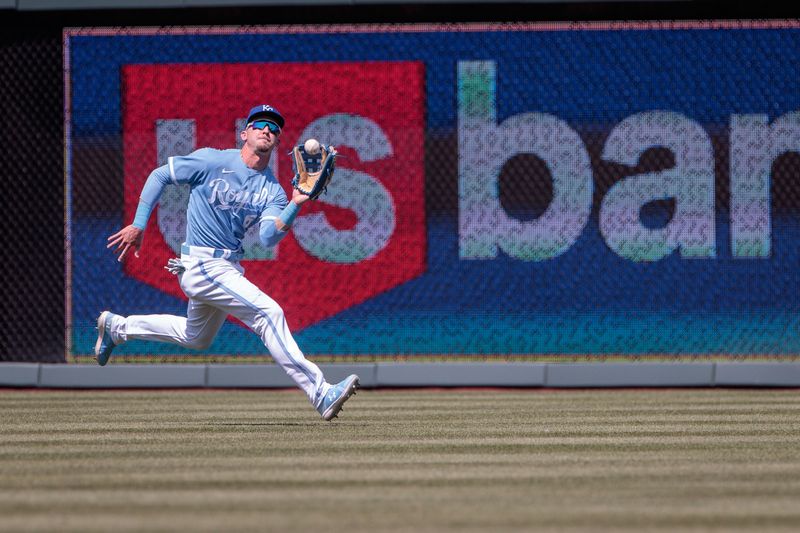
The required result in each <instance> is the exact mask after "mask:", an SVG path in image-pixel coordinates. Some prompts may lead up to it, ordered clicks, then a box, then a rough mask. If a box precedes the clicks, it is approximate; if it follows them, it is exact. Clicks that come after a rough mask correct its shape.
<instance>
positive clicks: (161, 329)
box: [95, 300, 226, 366]
mask: <svg viewBox="0 0 800 533" xmlns="http://www.w3.org/2000/svg"><path fill="white" fill-rule="evenodd" d="M225 316H226V315H225V312H224V311H221V310H220V309H218V308H216V307H214V306H212V305H207V304H205V303H202V302H197V301H195V300H189V305H188V306H187V312H186V317H185V318H184V317H182V316H175V315H131V316H128V317H124V316H120V315H116V314H114V313H110V312H108V311H104V312H103V313H102V314H101V315H100V318H98V321H97V330H98V338H97V344H96V345H95V356H96V357H97V362H98V363H99V364H100V365H101V366H102V365H105V364H106V363H107V362H108V358H109V357H110V356H111V352H112V351H113V349H114V347H116V346H118V345H120V344H122V343H124V342H127V341H129V340H132V339H137V340H145V341H157V342H169V343H173V344H178V345H180V346H183V347H185V348H191V349H193V350H204V349H206V348H208V346H209V345H210V344H211V342H212V341H213V340H214V337H215V336H216V334H217V332H218V331H219V328H221V327H222V324H223V323H224V322H225Z"/></svg>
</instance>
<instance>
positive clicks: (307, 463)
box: [0, 389, 800, 531]
mask: <svg viewBox="0 0 800 533" xmlns="http://www.w3.org/2000/svg"><path fill="white" fill-rule="evenodd" d="M0 412H1V413H2V419H0V430H2V431H0V513H2V514H1V515H0V516H2V517H3V521H2V525H0V530H2V529H8V530H22V531H24V530H32V531H36V530H38V531H52V530H54V529H58V530H72V531H105V530H109V529H114V530H118V531H154V530H175V529H181V530H184V529H185V530H193V531H223V530H224V531H235V530H253V529H257V530H272V531H288V530H308V529H312V528H314V529H321V528H325V529H329V528H330V527H331V526H335V528H336V529H345V530H349V531H442V530H458V531H486V530H492V531H503V530H509V531H510V530H531V529H536V530H602V529H608V530H618V529H628V530H636V531H639V530H643V529H647V530H659V529H660V530H674V529H703V530H709V529H718V530H730V529H737V530H753V531H764V530H792V529H796V528H797V526H798V525H800V508H798V507H799V506H798V505H797V502H798V501H800V482H799V481H798V479H800V475H798V474H800V453H799V452H798V449H800V448H798V444H800V442H798V441H800V437H798V435H800V431H798V430H799V429H800V427H798V425H799V424H798V422H797V421H798V420H799V419H800V417H798V414H800V395H798V392H796V391H791V390H787V391H781V390H735V389H734V390H701V389H697V390H695V389H688V390H619V391H614V390H603V391H514V390H511V391H491V390H472V391H469V390H467V391H465V390H457V391H427V390H421V391H420V390H409V391H362V392H360V393H359V395H358V396H357V397H355V398H354V399H353V400H351V402H349V403H348V405H347V407H346V410H345V412H344V414H343V416H342V418H341V419H340V420H337V421H335V422H334V423H331V424H327V423H324V422H322V421H320V420H319V419H318V418H317V415H316V413H315V412H314V411H313V410H312V409H311V408H310V407H309V406H308V404H307V402H306V401H305V398H304V397H303V396H302V394H300V393H298V392H297V391H36V392H33V393H31V392H27V391H0Z"/></svg>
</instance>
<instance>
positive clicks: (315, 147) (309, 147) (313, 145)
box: [303, 139, 319, 155]
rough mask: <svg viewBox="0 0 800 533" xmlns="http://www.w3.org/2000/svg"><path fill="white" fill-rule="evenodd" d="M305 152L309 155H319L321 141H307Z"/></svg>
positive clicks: (304, 147)
mask: <svg viewBox="0 0 800 533" xmlns="http://www.w3.org/2000/svg"><path fill="white" fill-rule="evenodd" d="M303 150H305V151H306V153H307V154H310V155H317V154H318V153H319V141H318V140H316V139H309V140H307V141H306V143H305V144H304V145H303Z"/></svg>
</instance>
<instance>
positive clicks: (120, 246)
mask: <svg viewBox="0 0 800 533" xmlns="http://www.w3.org/2000/svg"><path fill="white" fill-rule="evenodd" d="M143 238H144V232H143V231H142V230H140V229H139V228H137V227H136V226H134V225H130V226H126V227H124V228H122V229H121V230H119V231H118V232H116V233H115V234H114V235H112V236H111V237H109V238H108V245H107V246H106V248H114V253H115V254H118V255H119V257H117V261H122V260H123V259H125V256H126V255H127V254H128V251H130V249H131V248H133V254H134V255H135V256H136V257H139V248H141V247H142V239H143Z"/></svg>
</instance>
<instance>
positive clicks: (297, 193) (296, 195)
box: [292, 189, 309, 205]
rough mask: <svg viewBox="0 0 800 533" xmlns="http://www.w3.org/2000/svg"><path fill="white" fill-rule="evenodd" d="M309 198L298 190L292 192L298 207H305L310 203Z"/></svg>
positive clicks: (293, 199)
mask: <svg viewBox="0 0 800 533" xmlns="http://www.w3.org/2000/svg"><path fill="white" fill-rule="evenodd" d="M308 198H309V196H308V195H307V194H303V193H301V192H300V191H298V190H297V189H293V190H292V201H293V202H294V203H296V204H297V205H303V204H304V203H306V202H307V201H308Z"/></svg>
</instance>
